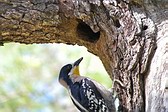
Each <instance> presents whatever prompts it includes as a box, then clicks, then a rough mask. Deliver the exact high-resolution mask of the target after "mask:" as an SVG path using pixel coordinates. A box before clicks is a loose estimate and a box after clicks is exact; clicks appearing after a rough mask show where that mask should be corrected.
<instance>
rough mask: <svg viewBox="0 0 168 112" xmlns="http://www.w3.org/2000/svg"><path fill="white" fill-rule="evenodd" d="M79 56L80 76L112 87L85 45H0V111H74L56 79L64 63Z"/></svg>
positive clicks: (102, 68) (100, 66)
mask: <svg viewBox="0 0 168 112" xmlns="http://www.w3.org/2000/svg"><path fill="white" fill-rule="evenodd" d="M80 57H84V60H83V61H82V63H81V65H80V71H81V74H82V75H85V76H88V77H90V78H93V79H95V80H97V81H98V82H100V83H102V84H103V85H105V86H106V87H107V88H109V87H111V80H110V78H109V76H108V75H107V73H106V71H105V69H104V67H103V65H102V63H101V61H100V60H99V58H98V57H96V56H94V55H92V54H90V53H88V52H87V49H86V48H85V47H79V46H77V45H75V46H70V45H64V44H42V45H22V44H14V43H13V44H5V46H3V47H0V112H67V111H69V112H77V110H76V109H75V107H74V106H73V105H72V102H71V100H70V98H69V96H68V95H67V92H66V90H65V89H64V88H63V87H62V86H61V85H60V84H59V83H58V79H57V78H58V74H59V70H60V68H61V67H62V66H63V65H65V64H67V63H72V62H74V61H75V60H77V59H78V58H80Z"/></svg>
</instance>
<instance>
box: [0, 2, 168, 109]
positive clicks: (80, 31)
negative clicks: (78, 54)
mask: <svg viewBox="0 0 168 112" xmlns="http://www.w3.org/2000/svg"><path fill="white" fill-rule="evenodd" d="M166 6H168V3H167V1H166V0H162V1H160V0H130V1H128V0H59V1H58V0H0V42H1V44H3V43H5V42H20V43H25V44H32V43H66V44H78V45H83V46H85V47H87V48H88V51H90V52H92V53H94V54H95V55H97V56H99V57H100V59H101V60H102V62H103V64H104V66H105V68H106V70H107V72H108V73H109V75H110V77H111V79H112V80H114V89H115V91H117V93H118V98H119V101H120V106H119V111H123V112H127V111H130V112H132V111H133V112H144V111H145V110H146V111H147V112H154V111H155V112H159V111H162V112H166V111H168V106H167V105H168V104H167V103H168V101H167V99H168V95H167V94H168V93H167V90H166V89H165V88H166V87H165V85H166V84H167V83H166V82H168V80H167V79H166V78H168V75H167V70H168V67H167V62H166V60H167V57H168V56H167V43H168V41H167V40H168V39H166V36H167V35H168V34H167V32H166V30H167V28H168V21H167V17H168V10H167V7H166ZM167 31H168V30H167ZM156 46H157V47H158V48H157V47H156ZM155 51H156V52H155ZM163 80H164V81H163Z"/></svg>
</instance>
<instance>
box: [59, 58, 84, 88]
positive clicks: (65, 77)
mask: <svg viewBox="0 0 168 112" xmlns="http://www.w3.org/2000/svg"><path fill="white" fill-rule="evenodd" d="M82 60H83V57H81V58H80V59H78V60H77V61H75V62H74V63H72V64H67V65H65V66H63V67H62V68H61V71H60V74H59V82H60V83H61V84H62V85H63V86H64V87H66V88H67V87H68V83H70V81H71V80H70V77H72V76H75V75H76V76H79V75H80V73H79V64H80V62H81V61H82Z"/></svg>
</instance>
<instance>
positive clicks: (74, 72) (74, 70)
mask: <svg viewBox="0 0 168 112" xmlns="http://www.w3.org/2000/svg"><path fill="white" fill-rule="evenodd" d="M82 60H83V57H81V58H80V59H78V60H77V61H75V62H74V64H73V74H74V75H78V76H79V75H80V73H79V64H80V62H81V61H82Z"/></svg>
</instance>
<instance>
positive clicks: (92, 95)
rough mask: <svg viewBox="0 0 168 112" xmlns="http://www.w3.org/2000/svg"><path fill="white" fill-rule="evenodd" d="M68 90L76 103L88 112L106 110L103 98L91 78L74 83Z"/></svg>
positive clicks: (102, 111)
mask: <svg viewBox="0 0 168 112" xmlns="http://www.w3.org/2000/svg"><path fill="white" fill-rule="evenodd" d="M70 90H71V96H72V97H73V98H72V99H73V100H74V102H75V104H76V105H78V106H79V105H82V107H84V108H85V109H86V110H88V111H89V112H93V111H96V110H97V111H96V112H98V111H100V112H108V107H107V106H106V103H105V100H104V98H103V97H102V95H101V93H100V92H99V91H98V89H97V87H96V86H95V84H94V83H93V82H92V80H89V79H88V78H85V79H82V80H81V82H76V83H74V84H73V85H72V86H71V87H70ZM75 100H76V101H75ZM77 103H78V104H77Z"/></svg>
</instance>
